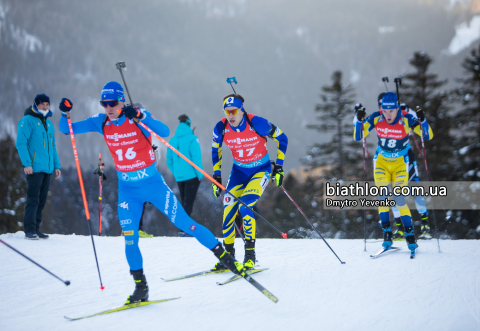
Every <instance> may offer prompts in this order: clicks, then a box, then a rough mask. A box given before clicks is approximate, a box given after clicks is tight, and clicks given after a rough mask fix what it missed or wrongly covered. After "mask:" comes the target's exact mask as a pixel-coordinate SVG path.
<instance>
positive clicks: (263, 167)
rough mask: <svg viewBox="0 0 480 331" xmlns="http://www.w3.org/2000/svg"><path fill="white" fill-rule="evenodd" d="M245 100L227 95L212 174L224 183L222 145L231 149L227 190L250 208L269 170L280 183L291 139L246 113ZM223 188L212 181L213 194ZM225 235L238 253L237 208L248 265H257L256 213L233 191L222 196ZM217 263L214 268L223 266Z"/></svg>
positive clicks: (231, 249) (227, 244)
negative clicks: (272, 153)
mask: <svg viewBox="0 0 480 331" xmlns="http://www.w3.org/2000/svg"><path fill="white" fill-rule="evenodd" d="M243 103H244V99H243V97H242V96H241V95H239V94H230V95H227V96H226V97H225V98H224V100H223V109H224V112H225V115H226V117H225V118H223V119H222V120H221V121H219V122H218V123H217V124H216V125H215V127H214V129H213V141H212V161H213V172H214V174H213V177H214V178H215V180H217V181H218V182H219V183H220V184H221V183H222V144H226V145H227V146H228V147H229V148H230V150H231V151H232V156H233V167H232V171H231V173H230V177H229V178H228V183H227V186H226V188H227V190H228V191H230V192H231V193H232V194H233V195H234V196H235V197H239V198H240V199H241V200H242V201H243V202H244V203H245V204H247V205H248V206H249V207H250V208H253V206H254V205H255V204H256V203H257V201H258V199H260V197H261V196H262V194H263V191H264V190H265V187H266V186H267V184H268V182H269V180H270V173H271V176H272V177H273V180H274V181H275V183H276V185H277V186H280V185H282V181H283V176H284V173H283V161H284V158H285V153H286V151H287V144H288V138H287V136H286V135H285V134H284V133H283V132H282V130H280V129H279V128H278V127H276V126H275V125H273V124H272V123H270V122H269V121H268V120H266V119H264V118H262V117H260V116H256V115H252V114H247V113H246V112H245V109H244V108H243ZM267 137H269V138H271V139H273V140H275V141H276V142H277V160H276V162H275V165H274V166H273V172H272V165H271V163H270V157H269V155H268V150H267ZM221 192H222V190H221V189H220V188H219V187H217V186H216V185H215V184H213V194H214V195H215V196H216V197H219V196H220V193H221ZM223 207H224V211H223V226H222V228H223V237H224V244H225V249H226V250H227V251H228V252H229V253H230V254H231V255H232V256H234V255H235V249H234V247H233V245H234V242H235V216H236V214H237V212H238V211H240V214H241V216H242V219H243V230H244V234H245V258H244V266H245V268H247V269H249V268H253V267H254V266H255V229H256V224H255V216H254V214H253V213H252V212H251V211H250V210H249V209H248V208H246V207H245V206H243V205H242V204H240V203H239V202H238V201H237V200H236V199H235V198H233V197H232V196H231V195H230V194H225V195H224V197H223ZM224 268H225V267H224V266H223V265H222V264H221V263H217V264H216V265H215V268H214V269H224Z"/></svg>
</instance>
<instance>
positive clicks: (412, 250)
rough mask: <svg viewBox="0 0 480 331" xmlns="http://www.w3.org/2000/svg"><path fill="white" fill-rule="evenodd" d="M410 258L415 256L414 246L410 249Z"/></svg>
mask: <svg viewBox="0 0 480 331" xmlns="http://www.w3.org/2000/svg"><path fill="white" fill-rule="evenodd" d="M410 258H411V259H414V258H415V248H414V249H411V250H410Z"/></svg>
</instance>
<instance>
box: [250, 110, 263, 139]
mask: <svg viewBox="0 0 480 331" xmlns="http://www.w3.org/2000/svg"><path fill="white" fill-rule="evenodd" d="M244 112H245V119H246V120H247V123H248V125H250V127H251V128H252V129H253V132H255V133H256V134H258V135H259V136H260V137H262V138H263V139H265V141H267V137H265V136H261V135H260V134H259V133H258V132H257V130H255V128H254V127H253V124H252V121H250V118H249V117H248V114H247V112H246V111H244Z"/></svg>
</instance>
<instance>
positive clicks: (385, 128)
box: [375, 111, 410, 153]
mask: <svg viewBox="0 0 480 331" xmlns="http://www.w3.org/2000/svg"><path fill="white" fill-rule="evenodd" d="M403 113H404V114H403V115H405V114H406V113H407V112H405V111H403ZM403 121H404V120H403V119H402V118H400V119H399V120H398V122H397V123H395V124H393V125H392V124H389V123H387V121H385V119H383V118H382V119H380V120H379V121H378V122H377V124H376V125H375V129H376V130H377V136H378V148H379V149H380V150H382V151H384V152H386V153H398V152H401V151H403V150H406V149H407V148H410V143H409V141H408V132H407V131H406V130H405V127H404V125H403Z"/></svg>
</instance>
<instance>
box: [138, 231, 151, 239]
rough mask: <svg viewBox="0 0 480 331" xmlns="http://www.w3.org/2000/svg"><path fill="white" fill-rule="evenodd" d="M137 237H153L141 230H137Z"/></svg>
mask: <svg viewBox="0 0 480 331" xmlns="http://www.w3.org/2000/svg"><path fill="white" fill-rule="evenodd" d="M138 235H139V236H140V238H152V237H153V234H148V233H146V232H145V231H143V230H138Z"/></svg>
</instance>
